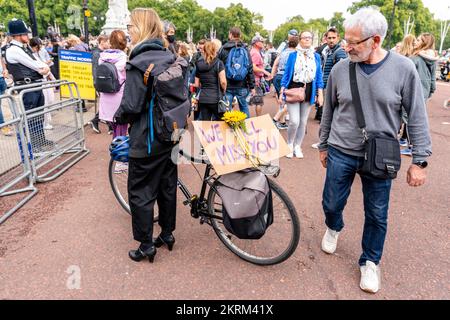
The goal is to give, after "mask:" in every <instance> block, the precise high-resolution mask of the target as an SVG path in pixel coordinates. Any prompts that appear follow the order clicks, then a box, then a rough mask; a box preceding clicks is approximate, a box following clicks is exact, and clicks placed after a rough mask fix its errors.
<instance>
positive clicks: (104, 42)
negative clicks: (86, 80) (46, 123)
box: [88, 35, 113, 134]
mask: <svg viewBox="0 0 450 320" xmlns="http://www.w3.org/2000/svg"><path fill="white" fill-rule="evenodd" d="M109 48H110V43H109V37H108V36H107V35H100V36H99V37H98V38H97V47H96V48H94V49H93V50H92V76H93V77H94V86H95V75H96V73H97V68H98V61H99V59H100V54H101V53H102V52H103V51H105V50H107V49H109ZM96 94H97V99H98V98H99V93H98V92H96ZM99 122H100V118H99V112H98V111H97V112H96V113H95V116H94V118H93V119H92V120H91V121H89V122H88V124H89V125H90V126H91V128H92V130H93V131H94V132H95V133H97V134H100V133H101V131H100V127H99ZM108 128H109V130H110V131H113V129H112V127H111V125H110V124H108Z"/></svg>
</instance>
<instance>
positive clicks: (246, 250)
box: [208, 179, 300, 265]
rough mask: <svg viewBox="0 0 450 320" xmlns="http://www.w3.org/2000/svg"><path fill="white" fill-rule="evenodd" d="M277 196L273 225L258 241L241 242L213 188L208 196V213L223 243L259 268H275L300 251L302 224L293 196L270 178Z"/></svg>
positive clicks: (273, 192)
mask: <svg viewBox="0 0 450 320" xmlns="http://www.w3.org/2000/svg"><path fill="white" fill-rule="evenodd" d="M269 184H270V187H271V189H272V197H273V224H272V225H271V226H269V228H268V229H267V230H266V233H265V235H264V236H263V237H262V238H261V239H258V240H244V239H239V238H238V237H236V236H235V235H233V234H231V233H230V232H229V231H228V230H227V229H226V228H225V226H224V224H223V219H222V217H223V214H222V213H223V210H222V200H221V198H220V197H219V195H218V194H217V192H216V191H215V189H214V188H211V189H210V190H209V193H208V210H209V213H210V214H211V215H214V216H216V217H217V218H211V224H212V226H213V229H214V231H215V232H216V234H217V236H218V237H219V239H220V240H221V241H222V242H223V244H224V245H225V246H226V247H227V248H228V249H229V250H231V252H233V253H234V254H236V255H237V256H238V257H240V258H241V259H244V260H245V261H248V262H251V263H253V264H257V265H273V264H278V263H281V262H283V261H285V260H286V259H288V258H289V257H290V256H291V255H292V254H293V253H294V252H295V250H296V248H297V246H298V242H299V239H300V222H299V219H298V217H297V211H296V210H295V207H294V204H293V203H292V201H291V200H290V199H289V196H288V195H287V194H286V192H284V191H283V189H282V188H281V187H280V186H279V185H277V184H276V183H275V182H274V181H272V180H271V179H269Z"/></svg>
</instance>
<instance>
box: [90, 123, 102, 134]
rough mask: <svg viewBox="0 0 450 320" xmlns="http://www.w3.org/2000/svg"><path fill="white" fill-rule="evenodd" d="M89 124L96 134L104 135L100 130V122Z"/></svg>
mask: <svg viewBox="0 0 450 320" xmlns="http://www.w3.org/2000/svg"><path fill="white" fill-rule="evenodd" d="M88 124H90V125H91V128H92V130H94V132H95V133H98V134H100V133H102V132H101V131H100V128H99V127H98V121H95V120H91V121H89V122H88Z"/></svg>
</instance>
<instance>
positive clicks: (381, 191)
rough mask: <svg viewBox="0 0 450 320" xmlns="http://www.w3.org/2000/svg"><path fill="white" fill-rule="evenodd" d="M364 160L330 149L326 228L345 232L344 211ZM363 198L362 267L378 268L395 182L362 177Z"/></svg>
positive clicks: (326, 189)
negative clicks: (367, 263)
mask: <svg viewBox="0 0 450 320" xmlns="http://www.w3.org/2000/svg"><path fill="white" fill-rule="evenodd" d="M363 161H364V158H363V157H355V156H351V155H347V154H345V153H342V152H341V151H339V150H337V149H335V148H333V147H331V146H330V147H329V148H328V160H327V176H326V181H325V187H324V190H323V200H322V205H323V211H324V212H325V218H326V219H325V224H326V225H327V227H328V228H330V229H331V230H334V231H341V230H342V229H343V228H344V220H343V216H342V212H343V211H344V208H345V205H346V204H347V199H348V197H349V195H350V190H351V187H352V184H353V180H354V179H355V175H356V173H357V171H358V170H359V169H360V168H361V167H362V164H363ZM361 182H362V188H363V196H364V212H365V222H364V231H363V237H362V250H363V253H362V255H361V257H360V259H359V265H360V266H362V265H365V264H366V261H372V262H374V263H375V264H378V263H379V262H380V260H381V256H382V254H383V247H384V241H385V238H386V230H387V217H388V208H389V195H390V192H391V186H392V180H380V179H375V178H371V177H366V176H363V175H361Z"/></svg>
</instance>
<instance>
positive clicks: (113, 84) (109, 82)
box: [94, 62, 125, 93]
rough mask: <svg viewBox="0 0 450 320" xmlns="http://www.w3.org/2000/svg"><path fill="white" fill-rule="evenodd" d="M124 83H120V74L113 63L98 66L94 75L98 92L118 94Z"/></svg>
mask: <svg viewBox="0 0 450 320" xmlns="http://www.w3.org/2000/svg"><path fill="white" fill-rule="evenodd" d="M123 83H125V81H124V82H123ZM123 83H122V84H121V83H120V82H119V73H118V72H117V68H116V66H115V65H114V64H113V63H110V62H104V63H102V64H100V65H98V66H97V68H96V72H95V75H94V87H95V90H97V92H102V93H117V92H119V91H120V88H121V87H122V85H123Z"/></svg>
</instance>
